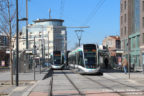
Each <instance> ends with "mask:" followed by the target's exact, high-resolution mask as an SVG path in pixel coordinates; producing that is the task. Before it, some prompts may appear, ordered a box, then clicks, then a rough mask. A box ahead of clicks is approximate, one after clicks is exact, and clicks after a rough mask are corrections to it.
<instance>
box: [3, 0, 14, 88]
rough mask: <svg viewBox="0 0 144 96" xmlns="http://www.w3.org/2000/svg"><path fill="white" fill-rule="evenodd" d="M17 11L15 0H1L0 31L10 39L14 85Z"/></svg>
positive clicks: (10, 61) (10, 62)
mask: <svg viewBox="0 0 144 96" xmlns="http://www.w3.org/2000/svg"><path fill="white" fill-rule="evenodd" d="M15 17H16V11H15V5H14V2H13V0H0V33H2V34H5V35H6V36H7V37H8V40H9V50H10V58H9V65H10V72H11V84H12V85H13V69H12V36H13V35H14V33H15V29H16V28H15V25H16V19H15Z"/></svg>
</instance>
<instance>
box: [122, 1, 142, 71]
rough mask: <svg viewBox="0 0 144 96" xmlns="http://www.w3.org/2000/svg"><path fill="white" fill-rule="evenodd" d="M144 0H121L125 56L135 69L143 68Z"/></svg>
mask: <svg viewBox="0 0 144 96" xmlns="http://www.w3.org/2000/svg"><path fill="white" fill-rule="evenodd" d="M143 2H144V0H121V12H120V37H121V46H122V50H123V51H124V54H123V56H124V57H126V58H127V59H128V57H129V62H130V65H131V66H134V69H135V70H142V58H141V49H140V46H141V39H142V35H141V34H142V33H141V32H142V22H143V21H142V14H143V12H142V8H143V6H144V3H143ZM128 54H129V56H128Z"/></svg>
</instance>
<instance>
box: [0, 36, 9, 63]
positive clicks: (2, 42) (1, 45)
mask: <svg viewBox="0 0 144 96" xmlns="http://www.w3.org/2000/svg"><path fill="white" fill-rule="evenodd" d="M8 46H9V43H8V38H7V36H5V35H0V66H9V64H8V61H9V54H6V49H7V48H8Z"/></svg>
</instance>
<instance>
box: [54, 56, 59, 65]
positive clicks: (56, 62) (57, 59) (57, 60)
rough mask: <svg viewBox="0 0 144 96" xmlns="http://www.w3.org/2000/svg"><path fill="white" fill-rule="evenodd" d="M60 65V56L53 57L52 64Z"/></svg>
mask: <svg viewBox="0 0 144 96" xmlns="http://www.w3.org/2000/svg"><path fill="white" fill-rule="evenodd" d="M60 63H61V57H60V56H54V64H60Z"/></svg>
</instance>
